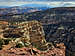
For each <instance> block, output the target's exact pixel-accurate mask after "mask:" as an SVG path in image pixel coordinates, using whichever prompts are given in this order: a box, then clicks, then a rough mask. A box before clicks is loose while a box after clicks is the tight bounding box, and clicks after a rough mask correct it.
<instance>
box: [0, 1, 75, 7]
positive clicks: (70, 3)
mask: <svg viewBox="0 0 75 56" xmlns="http://www.w3.org/2000/svg"><path fill="white" fill-rule="evenodd" d="M26 4H41V5H47V6H53V7H62V6H63V7H70V6H72V7H75V1H74V0H0V6H21V5H26Z"/></svg>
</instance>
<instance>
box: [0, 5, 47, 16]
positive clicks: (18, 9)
mask: <svg viewBox="0 0 75 56" xmlns="http://www.w3.org/2000/svg"><path fill="white" fill-rule="evenodd" d="M28 6H29V5H22V6H13V7H8V6H0V15H6V14H21V13H22V14H23V13H31V12H35V11H42V10H46V9H48V7H45V6H43V7H39V6H40V5H39V6H38V7H35V6H33V5H31V6H30V7H28ZM32 6H33V7H32Z"/></svg>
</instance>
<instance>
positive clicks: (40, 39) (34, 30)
mask: <svg viewBox="0 0 75 56" xmlns="http://www.w3.org/2000/svg"><path fill="white" fill-rule="evenodd" d="M3 22H4V21H3ZM3 22H1V25H0V26H2V27H1V28H0V33H1V34H0V35H1V36H2V37H1V36H0V45H1V46H0V48H1V47H2V50H0V56H2V55H4V56H13V55H14V56H16V55H18V56H21V55H27V56H34V55H36V56H38V55H39V56H40V55H44V56H52V55H55V56H65V50H66V49H65V46H64V44H57V46H56V48H55V47H54V46H53V45H52V44H50V43H47V42H46V40H45V34H44V31H43V27H42V24H41V23H40V22H38V21H26V22H16V23H13V24H11V23H8V22H6V23H5V26H6V27H5V26H3V25H4V24H2V23H3ZM7 23H8V24H7ZM6 39H7V40H6ZM8 39H11V40H9V42H8ZM1 40H2V41H1ZM5 40H6V41H5ZM7 42H8V43H7ZM2 43H3V44H2ZM5 43H6V44H5ZM18 43H20V44H22V45H23V47H22V48H17V47H18V46H17V44H18ZM38 49H39V50H38ZM59 51H60V52H59Z"/></svg>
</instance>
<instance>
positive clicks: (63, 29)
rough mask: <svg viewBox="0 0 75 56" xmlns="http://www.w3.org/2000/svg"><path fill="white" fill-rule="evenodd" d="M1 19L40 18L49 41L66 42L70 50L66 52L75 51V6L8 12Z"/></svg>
mask: <svg viewBox="0 0 75 56" xmlns="http://www.w3.org/2000/svg"><path fill="white" fill-rule="evenodd" d="M0 20H6V21H8V22H13V21H14V22H21V21H31V20H38V21H40V22H41V23H42V25H43V28H44V32H45V37H46V40H47V41H48V42H52V43H53V44H54V45H55V44H56V43H64V44H65V46H66V48H67V50H68V51H67V50H66V52H68V53H69V54H74V52H75V7H58V8H52V9H48V10H45V11H37V12H32V13H27V14H7V15H2V16H0ZM69 54H67V55H68V56H69ZM74 55H75V54H74Z"/></svg>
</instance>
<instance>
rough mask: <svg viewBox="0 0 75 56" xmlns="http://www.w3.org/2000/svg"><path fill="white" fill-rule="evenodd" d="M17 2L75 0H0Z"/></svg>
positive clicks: (1, 0)
mask: <svg viewBox="0 0 75 56" xmlns="http://www.w3.org/2000/svg"><path fill="white" fill-rule="evenodd" d="M5 1H6V2H8V1H11V2H16V1H74V0H0V2H5Z"/></svg>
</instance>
